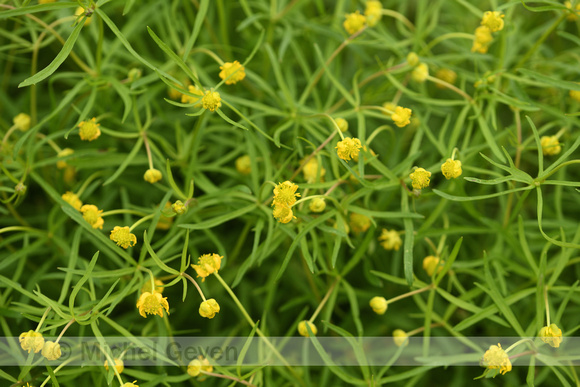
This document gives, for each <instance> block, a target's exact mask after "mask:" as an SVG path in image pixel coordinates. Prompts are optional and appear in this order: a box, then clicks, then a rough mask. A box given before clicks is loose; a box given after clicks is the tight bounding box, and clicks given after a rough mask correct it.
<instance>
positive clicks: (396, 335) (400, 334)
mask: <svg viewBox="0 0 580 387" xmlns="http://www.w3.org/2000/svg"><path fill="white" fill-rule="evenodd" d="M408 337H409V335H407V332H405V331H404V330H402V329H395V330H394V331H393V341H394V342H395V345H396V346H397V347H400V346H401V345H409V339H408Z"/></svg>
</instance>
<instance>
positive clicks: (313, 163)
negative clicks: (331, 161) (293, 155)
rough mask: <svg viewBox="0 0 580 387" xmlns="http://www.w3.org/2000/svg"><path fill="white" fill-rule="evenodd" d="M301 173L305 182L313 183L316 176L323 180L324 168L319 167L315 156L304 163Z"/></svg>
mask: <svg viewBox="0 0 580 387" xmlns="http://www.w3.org/2000/svg"><path fill="white" fill-rule="evenodd" d="M319 171H320V174H319ZM302 173H303V174H304V178H305V179H306V182H307V183H315V182H317V179H316V176H320V181H323V179H324V175H325V174H326V169H324V167H322V166H321V167H320V168H319V166H318V160H317V159H316V157H312V158H310V160H308V162H307V163H306V164H305V165H304V168H302Z"/></svg>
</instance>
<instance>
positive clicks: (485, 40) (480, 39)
mask: <svg viewBox="0 0 580 387" xmlns="http://www.w3.org/2000/svg"><path fill="white" fill-rule="evenodd" d="M492 41H493V36H491V31H490V29H489V28H488V27H487V26H479V27H477V28H476V29H475V38H474V40H473V46H472V47H471V52H479V53H480V54H485V53H486V52H487V49H488V48H489V45H490V44H491V42H492Z"/></svg>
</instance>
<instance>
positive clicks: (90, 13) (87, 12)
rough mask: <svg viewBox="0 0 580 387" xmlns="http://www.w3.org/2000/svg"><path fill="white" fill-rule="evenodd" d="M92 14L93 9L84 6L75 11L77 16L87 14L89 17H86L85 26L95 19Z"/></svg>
mask: <svg viewBox="0 0 580 387" xmlns="http://www.w3.org/2000/svg"><path fill="white" fill-rule="evenodd" d="M92 14H93V11H92V10H91V9H84V8H83V7H78V8H77V9H76V11H75V16H81V15H87V18H86V19H85V27H86V26H88V25H89V24H91V21H92V20H93V19H91V15H92Z"/></svg>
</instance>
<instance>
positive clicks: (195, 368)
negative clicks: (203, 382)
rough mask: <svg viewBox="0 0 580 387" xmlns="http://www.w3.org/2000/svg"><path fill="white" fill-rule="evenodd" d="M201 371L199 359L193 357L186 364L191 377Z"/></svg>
mask: <svg viewBox="0 0 580 387" xmlns="http://www.w3.org/2000/svg"><path fill="white" fill-rule="evenodd" d="M200 372H201V361H200V360H199V359H193V360H192V361H190V362H189V364H188V365H187V373H188V374H189V376H191V377H192V378H195V377H196V376H197V375H199V374H200Z"/></svg>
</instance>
